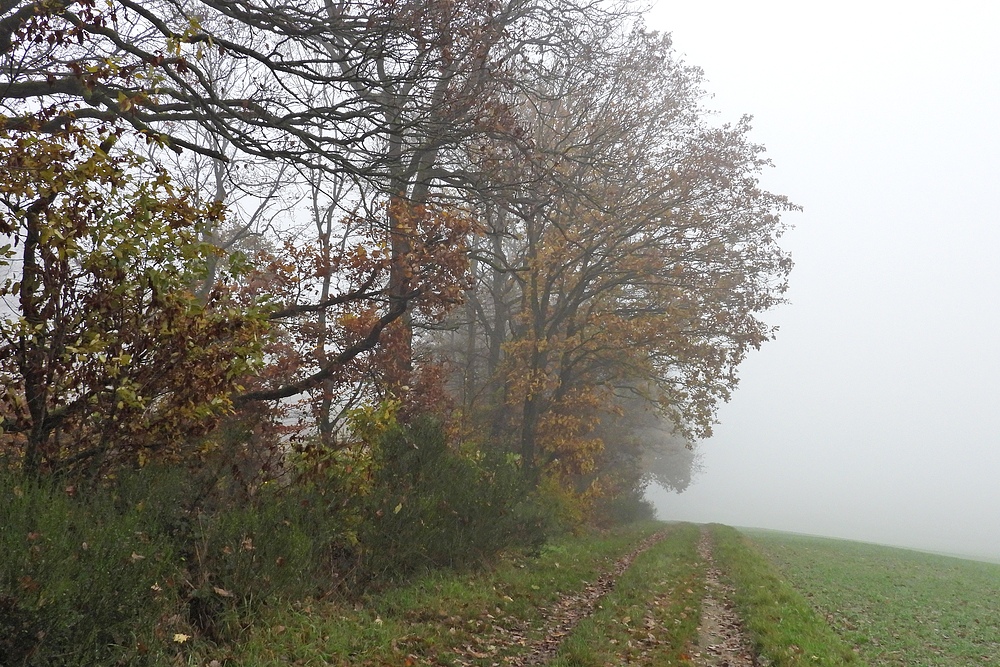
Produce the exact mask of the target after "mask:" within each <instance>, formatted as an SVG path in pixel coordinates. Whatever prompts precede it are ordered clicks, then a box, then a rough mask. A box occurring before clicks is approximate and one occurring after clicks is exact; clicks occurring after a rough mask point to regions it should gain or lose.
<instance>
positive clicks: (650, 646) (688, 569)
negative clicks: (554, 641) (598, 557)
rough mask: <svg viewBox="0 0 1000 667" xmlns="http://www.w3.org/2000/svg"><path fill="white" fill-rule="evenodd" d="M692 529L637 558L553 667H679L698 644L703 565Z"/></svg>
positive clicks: (682, 529)
mask: <svg viewBox="0 0 1000 667" xmlns="http://www.w3.org/2000/svg"><path fill="white" fill-rule="evenodd" d="M698 536H699V530H698V527H697V526H693V525H682V526H678V527H676V528H675V529H674V530H673V531H672V532H671V533H670V534H669V535H668V536H667V538H666V539H664V540H662V541H661V542H659V543H658V544H656V545H655V546H653V547H652V548H651V549H649V550H648V551H646V552H645V553H643V554H641V555H640V556H638V557H637V558H636V559H635V561H634V562H633V563H632V565H631V567H630V568H629V569H628V570H627V571H626V572H625V573H624V574H623V575H622V576H621V577H620V578H619V579H618V582H617V584H616V586H615V588H614V590H613V591H612V592H611V593H609V594H608V595H607V597H606V598H605V599H604V600H603V601H602V602H601V605H600V607H599V608H598V609H597V610H596V612H595V613H594V614H593V615H592V616H590V617H589V618H586V619H584V620H583V621H582V622H580V624H579V625H577V627H576V629H575V630H574V631H573V633H572V634H571V635H570V636H569V637H568V638H567V639H566V640H565V642H564V643H563V645H562V647H561V648H560V651H559V653H558V655H557V656H556V658H555V659H554V660H553V661H552V662H551V663H549V664H551V665H553V667H570V666H573V667H602V666H603V665H619V664H628V665H657V666H658V667H667V666H669V665H685V664H689V663H688V662H686V660H687V655H686V651H688V650H690V646H691V645H693V644H696V643H697V641H698V621H699V618H700V616H701V599H702V596H703V595H704V574H705V568H704V563H702V562H701V561H700V559H699V558H698V553H697V542H698Z"/></svg>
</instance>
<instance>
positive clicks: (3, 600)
mask: <svg viewBox="0 0 1000 667" xmlns="http://www.w3.org/2000/svg"><path fill="white" fill-rule="evenodd" d="M74 493H75V489H74V488H73V487H64V488H58V487H56V486H54V485H51V484H40V483H34V482H25V481H17V480H16V479H14V478H11V477H4V478H3V479H2V483H0V654H2V655H4V656H6V658H5V659H6V662H5V663H4V664H10V665H74V666H78V665H109V664H116V663H119V664H120V663H129V664H142V663H143V662H145V661H147V660H148V659H149V658H150V656H152V655H153V654H155V653H156V652H157V650H158V647H161V646H162V644H163V643H162V642H161V641H160V640H161V638H162V634H161V635H160V636H158V635H157V632H156V630H157V627H158V626H159V625H160V624H161V621H162V620H163V619H164V618H165V617H166V616H167V615H169V613H170V612H171V611H172V610H175V609H176V607H177V598H176V596H175V595H174V593H173V590H172V583H173V582H174V577H175V576H176V574H177V569H176V567H175V560H174V553H173V548H172V545H171V544H170V542H169V541H167V540H165V539H163V538H162V536H160V535H158V534H156V533H151V532H149V531H148V530H147V529H146V524H145V517H143V516H142V511H141V508H139V509H137V508H135V507H133V508H131V509H130V510H129V511H126V512H120V511H118V509H117V508H116V507H115V503H114V502H113V500H112V499H111V498H110V497H109V496H108V495H105V494H94V497H88V498H84V499H76V498H73V497H72V495H73V494H74Z"/></svg>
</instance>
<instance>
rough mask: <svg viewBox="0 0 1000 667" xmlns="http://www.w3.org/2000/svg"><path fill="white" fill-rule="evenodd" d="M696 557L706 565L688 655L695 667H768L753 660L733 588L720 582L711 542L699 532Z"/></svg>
mask: <svg viewBox="0 0 1000 667" xmlns="http://www.w3.org/2000/svg"><path fill="white" fill-rule="evenodd" d="M698 554H699V555H700V556H701V558H702V559H703V560H705V561H706V562H707V563H708V570H707V571H706V573H705V598H704V599H703V600H702V603H701V624H700V625H699V626H698V648H697V649H696V650H695V651H694V652H693V653H692V655H691V657H692V659H693V662H694V664H695V665H696V667H763V665H765V664H768V663H764V662H762V661H758V660H757V659H756V658H755V657H754V652H753V649H752V648H751V646H750V641H749V640H748V639H747V637H746V635H745V634H744V632H743V622H742V621H741V620H740V617H739V615H737V613H736V610H735V608H734V605H733V601H732V599H733V589H732V587H731V586H729V585H728V584H726V583H725V582H723V581H722V578H721V572H720V571H719V568H718V567H716V565H715V559H714V558H713V557H712V539H711V537H710V536H709V534H708V531H707V530H702V531H701V539H700V540H699V542H698Z"/></svg>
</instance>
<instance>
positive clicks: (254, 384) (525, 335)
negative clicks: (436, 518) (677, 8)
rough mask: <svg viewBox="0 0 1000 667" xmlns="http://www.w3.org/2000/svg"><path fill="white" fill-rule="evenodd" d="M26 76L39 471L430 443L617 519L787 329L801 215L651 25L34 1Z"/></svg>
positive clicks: (9, 238)
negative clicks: (779, 322)
mask: <svg viewBox="0 0 1000 667" xmlns="http://www.w3.org/2000/svg"><path fill="white" fill-rule="evenodd" d="M0 67H2V70H3V77H2V81H0V114H2V115H0V162H2V165H3V167H2V174H3V179H2V183H0V235H2V237H3V241H2V243H3V248H2V249H3V255H2V258H3V259H2V262H3V265H4V268H5V276H4V283H3V284H2V285H0V295H2V298H3V301H4V304H5V311H6V312H5V318H4V320H3V321H2V323H0V377H2V380H3V394H2V396H0V420H2V422H0V427H2V430H3V435H2V441H0V446H2V449H3V452H4V454H5V458H6V461H7V464H8V466H9V467H10V468H11V469H13V470H19V471H22V472H23V473H25V474H27V475H28V476H29V477H46V476H59V477H60V479H63V478H73V479H86V480H89V481H91V482H93V481H99V480H105V479H108V478H109V476H111V477H113V476H114V474H115V473H116V471H118V470H122V469H134V468H142V467H144V466H147V465H150V464H154V463H155V464H158V465H169V466H192V467H194V468H207V467H211V465H213V462H214V465H216V467H217V468H218V469H219V470H222V469H223V468H224V469H225V471H226V472H225V475H226V476H227V477H229V478H231V481H232V480H235V481H233V482H232V483H234V484H236V485H238V486H240V487H241V488H242V489H243V491H244V492H245V493H246V494H250V495H252V494H253V493H254V492H255V490H256V489H259V488H260V487H261V486H263V485H265V484H267V483H270V482H272V481H276V480H289V479H302V468H301V466H302V465H306V466H307V467H308V466H314V467H315V466H340V467H341V468H344V469H347V468H354V467H356V465H357V461H358V460H360V459H363V458H364V457H365V456H366V455H367V454H365V452H368V451H370V449H371V447H373V446H374V443H373V438H374V439H375V440H377V439H378V437H380V436H378V435H377V434H379V433H383V432H384V430H385V428H388V427H389V426H392V427H393V428H395V427H397V426H398V427H405V426H406V425H408V424H414V423H416V422H417V421H420V420H427V419H431V420H432V421H433V422H434V423H435V424H437V425H438V428H440V429H441V430H442V432H443V433H444V434H445V436H446V440H447V441H448V442H449V443H450V444H449V447H451V448H452V449H453V450H454V451H455V452H460V453H461V452H464V454H462V455H463V456H468V457H472V458H473V459H474V458H475V457H476V456H481V455H484V453H485V452H490V453H491V455H492V454H495V453H500V454H503V455H504V456H507V457H508V458H509V461H510V462H511V463H512V465H514V466H516V467H517V469H518V470H520V471H521V473H522V474H523V475H524V476H525V478H526V479H527V480H528V482H529V485H530V486H531V488H535V489H547V490H548V492H550V493H553V494H555V495H557V496H559V497H561V498H563V499H564V500H565V501H566V502H567V503H568V504H569V505H571V506H573V507H575V508H576V510H577V511H578V513H579V515H580V516H584V515H587V514H588V512H592V511H594V508H595V507H597V506H598V505H599V504H600V503H601V502H602V500H606V499H609V498H615V497H618V496H622V495H625V496H627V495H629V494H632V495H635V494H636V493H637V492H639V491H641V488H642V486H643V485H644V484H645V483H646V482H648V481H649V479H650V478H651V476H652V477H654V478H656V479H659V480H660V481H661V482H662V483H663V484H665V485H666V486H668V487H670V488H677V489H682V488H683V487H684V486H686V484H687V481H688V480H689V476H690V472H691V467H692V465H693V460H694V458H693V455H691V453H690V451H689V448H690V447H691V443H693V442H694V441H695V440H697V439H698V438H702V437H705V436H707V435H708V434H710V432H711V426H712V424H713V422H714V419H715V412H716V408H717V406H718V405H719V403H720V402H723V401H725V400H727V399H728V398H729V396H730V393H731V392H732V390H733V388H734V387H735V386H736V383H737V379H738V378H737V368H738V366H739V364H740V363H741V361H742V360H743V359H744V358H745V356H746V354H747V353H748V352H749V351H750V350H753V349H755V348H757V347H759V346H760V345H761V344H762V343H763V342H765V341H766V340H768V339H769V338H770V337H771V336H772V335H773V330H772V329H771V328H770V327H769V326H768V325H767V324H766V323H765V322H764V321H763V319H762V314H763V313H764V312H765V311H767V310H768V309H770V308H772V307H773V306H775V305H776V304H779V303H781V301H782V298H783V296H782V295H783V293H784V291H785V288H786V280H787V276H788V273H789V271H790V269H791V261H790V259H789V257H788V255H787V253H786V252H784V251H783V250H782V249H781V248H780V246H779V244H778V240H779V237H780V236H781V234H782V232H783V230H784V224H783V223H782V221H781V217H780V216H781V214H782V213H783V212H786V211H789V210H792V209H793V208H794V207H793V205H792V204H790V203H789V201H788V200H787V199H786V198H784V197H782V196H779V195H775V194H772V193H769V192H767V191H765V190H763V189H762V188H761V187H760V185H759V183H758V179H759V176H760V174H761V171H762V169H764V168H765V167H767V166H768V162H767V160H766V159H765V158H764V155H763V154H764V149H763V147H761V146H759V145H756V144H754V143H753V142H752V141H751V140H750V139H749V131H750V124H749V119H747V118H744V119H741V120H740V121H738V122H736V123H733V124H718V123H713V122H712V117H711V114H710V113H709V112H708V111H707V110H706V107H705V99H706V93H705V91H704V88H703V81H702V74H701V72H700V70H698V69H697V68H696V67H693V66H690V65H688V64H686V63H684V62H683V60H682V59H681V58H680V57H679V56H678V55H677V54H676V53H675V52H674V51H673V49H672V47H671V42H670V38H669V35H663V34H658V33H656V32H652V31H649V30H647V29H646V28H645V27H644V26H643V23H642V19H641V15H640V14H639V13H638V12H636V11H633V10H632V9H630V8H629V7H628V6H619V5H616V4H614V3H608V2H591V1H589V0H324V1H323V2H319V1H318V0H315V1H314V0H300V1H297V2H292V3H281V4H274V3H264V2H259V1H257V0H156V1H154V2H146V1H143V2H133V1H132V0H110V1H109V2H96V0H55V1H53V0H10V1H7V2H3V3H2V4H0ZM373 434H375V435H373ZM223 462H224V465H223ZM292 462H294V465H293V463H292ZM303 462H307V463H303ZM297 466H298V467H297ZM292 469H294V470H295V471H296V472H295V474H294V475H293V474H291V473H290V470H292ZM296 475H297V477H296ZM282 483H286V484H287V483H295V482H288V481H284V482H282Z"/></svg>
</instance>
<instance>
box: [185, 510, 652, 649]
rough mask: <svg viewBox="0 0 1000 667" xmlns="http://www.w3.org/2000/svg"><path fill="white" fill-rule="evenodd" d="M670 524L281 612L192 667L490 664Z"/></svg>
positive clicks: (569, 542)
mask: <svg viewBox="0 0 1000 667" xmlns="http://www.w3.org/2000/svg"><path fill="white" fill-rule="evenodd" d="M662 528H663V525H662V524H658V523H647V524H641V525H638V526H633V527H630V528H627V529H622V530H618V531H615V532H612V533H609V534H605V535H600V536H594V535H589V536H585V537H578V538H566V539H563V540H559V541H555V542H553V543H552V544H550V545H549V546H546V547H545V548H544V549H543V552H542V554H541V556H540V557H538V558H531V559H526V558H521V559H517V560H511V561H507V562H505V563H503V564H502V565H501V566H500V567H498V568H497V569H496V570H494V571H492V572H489V573H482V572H480V573H476V574H474V575H461V574H454V573H445V572H440V573H435V574H432V575H428V576H426V577H424V578H421V579H419V580H417V581H416V582H414V583H413V584H411V585H408V586H405V587H402V588H398V589H394V590H390V591H387V592H385V593H382V594H379V595H373V596H370V597H368V598H366V599H364V600H362V601H361V602H360V603H359V604H357V605H354V606H349V605H345V604H343V603H337V602H316V601H314V602H310V603H307V604H299V605H295V606H293V607H290V608H284V609H274V610H272V611H270V612H269V613H267V614H266V615H265V616H264V617H262V618H261V619H260V620H259V621H258V622H256V623H255V624H254V627H253V628H252V629H250V630H248V632H247V634H246V636H245V637H243V638H241V641H238V642H234V646H236V648H233V649H229V650H228V652H227V653H225V654H218V653H214V654H213V652H212V650H211V649H210V648H209V647H207V646H197V645H196V646H192V647H191V650H192V653H191V655H190V656H189V663H190V664H206V663H207V662H210V661H211V660H213V659H215V660H219V662H220V663H224V664H239V665H255V666H265V665H279V664H280V665H288V664H295V665H303V666H308V665H369V666H375V665H424V664H435V665H491V664H493V663H495V662H502V661H503V659H504V658H505V657H507V656H512V655H517V654H520V653H522V652H524V651H526V650H527V645H528V644H529V643H530V642H531V641H532V640H533V639H536V638H537V637H539V636H540V626H541V622H542V610H544V609H546V608H548V607H549V606H551V604H552V603H553V602H554V601H555V600H557V599H559V597H560V596H562V595H565V594H571V593H573V592H574V591H578V590H581V589H582V588H583V586H584V584H585V582H587V581H592V580H594V579H596V578H597V576H598V575H599V574H600V573H601V572H603V571H604V570H606V569H608V568H609V567H610V566H611V564H612V563H613V562H614V560H616V559H617V558H619V557H620V556H622V555H624V554H625V553H628V552H629V551H630V550H631V549H632V548H634V545H635V544H636V543H637V542H639V541H641V540H642V539H643V538H645V537H646V536H648V535H650V534H652V533H653V532H655V531H656V530H660V529H662Z"/></svg>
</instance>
